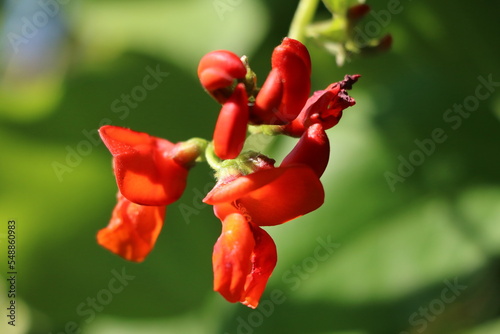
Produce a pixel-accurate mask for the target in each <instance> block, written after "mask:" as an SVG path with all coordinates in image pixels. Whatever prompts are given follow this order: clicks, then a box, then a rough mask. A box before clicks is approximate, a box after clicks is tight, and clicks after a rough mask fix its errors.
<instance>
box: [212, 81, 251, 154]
mask: <svg viewBox="0 0 500 334" xmlns="http://www.w3.org/2000/svg"><path fill="white" fill-rule="evenodd" d="M247 124H248V105H247V93H246V91H245V85H244V84H242V83H240V84H238V85H237V86H236V88H235V90H234V92H233V94H232V95H231V97H230V98H229V100H228V101H227V102H226V103H224V105H223V107H222V109H221V111H220V113H219V118H218V119H217V124H216V125H215V130H214V149H215V154H216V155H217V156H218V157H219V158H221V159H234V158H236V157H237V156H238V155H239V154H240V152H241V150H242V148H243V145H244V143H245V139H246V134H247Z"/></svg>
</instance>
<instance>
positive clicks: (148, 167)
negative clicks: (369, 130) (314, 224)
mask: <svg viewBox="0 0 500 334" xmlns="http://www.w3.org/2000/svg"><path fill="white" fill-rule="evenodd" d="M271 65H272V69H271V71H270V73H269V75H268V77H267V79H266V80H265V82H264V84H263V85H262V87H261V88H260V89H259V88H258V87H257V86H256V76H255V74H254V73H253V72H252V71H251V69H250V67H249V66H248V63H246V59H245V58H243V60H240V58H238V56H236V55H235V54H234V53H231V52H229V51H225V50H221V51H214V52H211V53H209V54H207V55H205V56H204V57H203V58H202V59H201V61H200V64H199V67H198V76H199V78H200V81H201V84H202V86H203V87H204V88H205V89H206V90H207V91H208V92H209V93H210V94H211V95H212V96H213V97H214V98H215V99H216V100H217V101H218V102H219V103H221V104H222V108H221V111H220V113H219V117H218V120H217V123H216V126H215V130H214V136H213V145H210V144H209V143H208V142H207V141H204V140H201V139H199V138H196V139H191V140H188V141H186V142H181V143H177V144H174V143H171V142H169V141H168V140H165V139H161V138H157V137H153V136H150V135H148V134H146V133H140V132H135V131H132V130H129V129H125V128H121V127H116V126H104V127H102V128H101V129H100V130H99V132H100V135H101V138H102V140H103V141H104V143H105V144H106V146H107V147H108V149H109V150H110V152H111V154H112V155H113V170H114V174H115V177H116V182H117V185H118V188H119V193H118V204H117V205H116V207H115V209H114V211H113V215H112V218H111V221H110V223H109V225H108V226H107V227H106V228H104V229H102V230H101V231H99V233H98V235H97V239H98V242H99V244H100V245H102V246H104V247H105V248H107V249H109V250H110V251H112V252H113V253H116V254H118V255H120V256H122V257H124V258H125V259H127V260H130V261H137V262H140V261H143V260H144V258H145V257H146V256H147V254H148V253H149V252H150V251H151V249H152V248H153V246H154V244H155V241H156V239H157V237H158V234H159V232H160V230H161V228H162V225H163V221H164V217H165V211H166V207H167V205H169V204H171V203H173V202H175V201H177V200H178V199H179V198H180V196H181V195H182V193H183V191H184V189H185V187H186V178H187V175H188V171H189V169H190V168H191V167H192V166H193V165H194V164H195V161H199V160H201V159H202V155H203V154H205V157H206V160H207V162H209V163H210V164H211V166H212V167H213V168H214V169H215V170H216V175H217V184H216V185H215V187H214V188H213V189H212V190H211V191H210V192H209V193H208V194H207V195H206V197H205V198H204V200H203V202H205V203H207V204H210V205H213V207H214V213H215V215H216V216H217V218H219V219H220V220H221V222H222V233H221V236H220V237H219V239H218V240H217V242H216V243H215V246H214V252H213V270H214V290H215V291H218V292H219V293H220V294H221V295H222V296H223V297H224V298H226V299H227V300H228V301H230V302H241V303H243V304H245V305H247V306H249V307H252V308H255V307H257V305H258V303H259V299H260V297H261V295H262V293H263V291H264V289H265V286H266V284H267V281H268V279H269V277H270V275H271V273H272V271H273V269H274V267H275V266H276V261H277V255H276V246H275V244H274V242H273V240H272V238H271V237H270V236H269V234H268V233H267V232H266V231H265V230H264V229H262V226H273V225H278V224H282V223H285V222H287V221H290V220H292V219H295V218H297V217H299V216H302V215H304V214H306V213H309V212H311V211H314V210H316V209H317V208H319V207H320V206H321V205H322V204H323V201H324V190H323V186H322V184H321V182H320V180H319V178H320V177H321V175H322V174H323V172H324V171H325V168H326V166H327V164H328V159H329V152H330V147H329V141H328V137H327V135H326V133H325V130H326V129H329V128H331V127H332V126H334V125H336V124H337V123H338V121H339V120H340V118H341V116H342V110H344V109H345V108H347V107H349V106H352V105H354V103H355V102H354V100H353V99H352V98H351V97H349V95H348V94H347V91H346V90H348V89H351V88H352V84H353V83H355V82H356V80H357V79H358V77H359V76H358V75H353V76H346V77H345V78H344V80H343V81H340V82H337V83H334V84H332V85H330V86H328V87H327V88H326V89H325V90H322V91H317V92H315V93H314V94H313V95H312V96H311V97H310V98H308V96H309V90H310V74H311V60H310V58H309V53H308V51H307V49H306V48H305V46H304V45H302V44H301V43H300V42H298V41H296V40H293V39H290V38H285V39H284V40H283V42H282V44H281V45H280V46H278V47H277V48H276V49H275V50H274V52H273V55H272V60H271ZM249 124H252V125H263V124H264V125H266V126H273V127H274V133H276V134H285V135H290V136H295V137H300V139H299V141H298V142H297V144H296V146H295V147H294V148H293V150H292V151H291V152H290V153H289V154H288V155H287V156H286V157H285V158H284V159H283V161H282V162H281V164H280V165H279V166H278V167H275V166H274V163H275V161H274V160H273V159H270V158H268V157H266V156H264V155H262V154H259V153H256V152H251V151H250V152H242V149H243V144H244V142H245V139H246V137H247V126H248V125H249ZM214 160H215V161H216V162H215V163H214Z"/></svg>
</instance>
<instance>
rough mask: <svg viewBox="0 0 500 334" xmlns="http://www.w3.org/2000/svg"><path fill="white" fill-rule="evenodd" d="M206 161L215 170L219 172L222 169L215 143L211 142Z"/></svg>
mask: <svg viewBox="0 0 500 334" xmlns="http://www.w3.org/2000/svg"><path fill="white" fill-rule="evenodd" d="M205 159H206V160H207V163H208V165H209V166H210V167H212V169H213V170H215V171H218V170H219V169H220V167H221V163H222V160H221V159H220V158H219V157H218V156H217V155H215V151H214V143H213V142H210V143H209V144H208V146H207V149H206V150H205Z"/></svg>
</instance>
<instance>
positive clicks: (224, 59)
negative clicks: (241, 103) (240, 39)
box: [198, 50, 247, 91]
mask: <svg viewBox="0 0 500 334" xmlns="http://www.w3.org/2000/svg"><path fill="white" fill-rule="evenodd" d="M246 73H247V70H246V67H245V65H244V64H243V62H242V61H241V60H240V58H239V57H238V56H237V55H236V54H234V53H232V52H230V51H226V50H218V51H213V52H210V53H207V54H206V55H205V56H203V58H201V60H200V63H199V65H198V77H199V78H200V82H201V84H202V85H203V87H205V89H206V90H208V91H213V90H216V89H219V88H224V87H227V86H229V85H231V84H232V83H233V80H234V79H242V78H244V77H245V75H246Z"/></svg>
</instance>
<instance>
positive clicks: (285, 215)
mask: <svg viewBox="0 0 500 334" xmlns="http://www.w3.org/2000/svg"><path fill="white" fill-rule="evenodd" d="M324 196H325V195H324V190H323V186H322V185H321V182H320V181H319V178H318V176H317V175H316V174H315V172H314V171H313V170H312V169H311V168H309V167H308V166H305V165H290V166H287V167H279V168H272V169H266V170H260V171H258V172H255V173H252V174H249V175H246V176H241V177H238V178H237V179H235V180H234V181H231V182H229V183H226V184H221V185H220V186H217V187H215V188H214V189H212V191H211V192H210V193H208V194H207V196H206V197H205V199H204V200H203V201H204V202H205V203H207V204H220V203H224V202H228V203H233V202H234V203H235V206H236V207H237V208H238V209H239V210H240V211H241V212H242V213H245V214H248V215H249V216H250V217H251V219H252V222H253V223H254V224H256V225H259V226H268V225H277V224H282V223H284V222H287V221H289V220H292V219H294V218H297V217H299V216H302V215H304V214H306V213H308V212H311V211H313V210H316V209H317V208H319V207H320V206H321V205H322V204H323V201H324Z"/></svg>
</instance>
